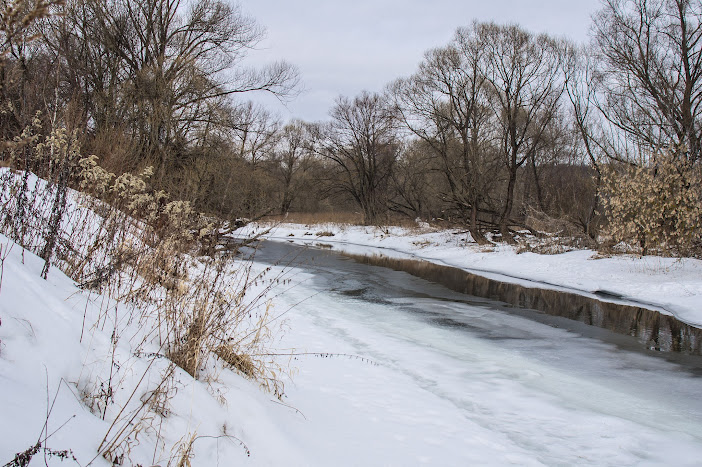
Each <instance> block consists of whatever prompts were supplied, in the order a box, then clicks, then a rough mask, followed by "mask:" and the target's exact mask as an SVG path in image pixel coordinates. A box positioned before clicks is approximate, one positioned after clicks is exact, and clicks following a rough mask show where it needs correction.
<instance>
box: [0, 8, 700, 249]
mask: <svg viewBox="0 0 702 467" xmlns="http://www.w3.org/2000/svg"><path fill="white" fill-rule="evenodd" d="M262 37H263V29H262V28H261V27H260V26H259V25H258V24H257V23H256V22H255V20H254V19H252V18H249V17H247V16H246V15H244V14H243V13H242V11H241V9H240V7H239V6H237V5H236V4H232V3H229V2H226V1H220V0H197V1H193V2H182V1H180V0H146V1H138V2H137V1H135V0H99V1H90V2H87V1H78V0H67V1H62V0H49V1H47V0H38V1H37V0H12V1H7V0H4V1H2V4H1V5H0V141H2V142H3V143H2V147H0V151H1V153H0V159H1V163H2V164H3V165H5V166H10V167H13V168H16V169H21V170H25V169H26V170H29V171H32V172H34V173H36V174H37V175H39V176H40V177H43V178H47V179H50V178H54V179H55V178H58V177H64V178H66V179H67V182H66V183H68V184H73V185H75V184H77V183H78V180H79V177H78V176H77V175H76V174H77V173H79V172H80V166H79V162H80V160H82V159H81V157H80V155H81V154H82V155H88V154H95V155H96V156H97V159H96V160H97V162H98V163H99V165H100V166H101V167H102V168H104V169H105V170H106V171H108V172H111V173H114V174H116V175H120V174H125V173H129V172H132V173H143V172H144V170H146V169H147V168H148V167H151V168H152V175H151V176H150V179H149V184H150V188H149V189H150V190H151V191H152V193H161V192H164V193H165V192H167V193H169V196H170V198H171V199H180V200H186V201H189V202H190V203H192V205H193V206H194V207H195V209H197V210H198V211H201V212H203V213H206V214H207V215H210V216H217V217H220V218H223V219H226V220H229V221H230V222H231V223H232V224H236V221H237V220H239V221H240V222H241V220H242V219H257V218H262V217H265V216H272V215H286V214H289V213H308V214H310V213H311V214H313V215H315V216H317V218H319V219H323V218H325V217H324V216H327V217H328V216H329V215H330V214H334V213H336V214H339V213H356V216H357V218H358V220H359V221H360V222H362V223H365V224H369V225H380V224H387V223H393V222H398V221H399V220H400V219H403V218H404V219H409V220H414V219H417V218H419V219H422V220H428V221H433V222H440V223H443V224H445V225H454V226H463V227H465V228H466V229H467V230H469V231H470V233H471V235H472V237H473V238H474V239H475V240H476V241H478V242H485V241H487V240H486V235H487V234H490V238H491V239H497V238H500V237H501V238H502V239H504V240H505V241H511V239H512V238H513V235H514V234H515V233H516V232H519V231H523V230H529V231H531V232H532V233H535V234H540V233H541V232H551V233H558V234H559V235H560V236H561V238H568V239H575V240H576V241H577V242H578V244H580V245H584V246H589V247H602V246H603V245H604V246H607V245H610V246H611V245H615V244H617V243H619V242H624V243H625V244H627V245H629V246H631V247H633V248H634V249H635V251H637V252H639V253H642V254H647V253H651V252H653V253H657V254H673V255H693V256H699V255H700V252H701V251H702V222H701V219H702V199H701V198H702V174H701V172H702V162H700V151H702V147H701V145H702V128H701V127H700V112H702V109H701V108H700V107H701V104H702V85H701V84H702V42H701V39H702V2H700V1H698V0H604V1H603V2H602V8H601V10H600V11H599V12H598V13H597V14H596V15H595V16H594V17H593V24H592V39H591V42H590V43H589V44H587V45H578V44H573V43H570V42H569V41H567V40H565V39H562V38H553V37H549V36H547V35H543V34H541V35H537V34H533V33H531V32H529V31H526V30H524V29H523V28H521V27H520V26H518V25H499V24H494V23H478V22H474V23H472V24H470V25H468V26H465V27H461V28H459V29H458V30H457V31H456V33H455V35H454V38H453V39H452V40H451V42H450V43H448V44H444V45H440V46H438V47H437V48H434V49H432V50H429V51H427V52H426V54H425V56H424V58H423V60H422V61H421V63H419V64H418V66H417V70H416V72H415V73H414V74H413V75H411V76H407V77H398V79H397V80H396V81H394V82H392V83H388V85H387V87H386V88H385V90H383V92H380V93H372V92H362V93H361V94H359V95H358V96H340V97H339V98H338V99H337V101H336V103H335V104H334V106H333V107H332V108H331V109H330V111H329V115H330V119H329V120H328V121H325V122H304V121H297V120H294V121H289V122H282V121H281V120H280V118H279V117H277V116H276V115H274V114H273V113H271V112H270V111H268V110H267V109H265V108H263V107H261V106H259V105H257V104H254V103H252V102H250V101H249V100H248V98H247V96H250V93H252V92H268V93H273V94H275V95H276V96H279V97H280V98H281V99H288V98H294V95H295V93H296V91H297V89H298V87H299V82H300V80H301V77H300V76H299V73H298V71H297V70H296V69H295V67H294V66H293V65H290V64H287V63H273V64H270V65H269V66H267V67H264V68H249V67H247V66H246V65H245V60H244V59H245V56H246V54H247V53H249V52H251V53H255V51H252V49H253V48H254V46H255V45H256V43H257V42H258V41H259V40H260V39H261V38H262ZM58 129H60V130H62V131H64V132H65V134H66V135H67V138H69V139H70V146H71V147H72V148H74V149H73V150H70V151H63V152H62V153H61V155H60V157H59V156H57V155H55V154H53V153H48V154H47V153H46V152H41V151H36V150H34V149H33V145H34V146H36V145H38V144H41V141H44V139H47V138H49V137H50V136H51V135H52V132H55V131H56V130H58ZM154 197H155V198H156V199H162V200H163V201H162V204H163V207H164V208H165V206H166V202H165V199H164V198H162V197H161V198H159V196H154ZM156 208H157V209H158V206H157V207H156ZM137 214H138V213H137Z"/></svg>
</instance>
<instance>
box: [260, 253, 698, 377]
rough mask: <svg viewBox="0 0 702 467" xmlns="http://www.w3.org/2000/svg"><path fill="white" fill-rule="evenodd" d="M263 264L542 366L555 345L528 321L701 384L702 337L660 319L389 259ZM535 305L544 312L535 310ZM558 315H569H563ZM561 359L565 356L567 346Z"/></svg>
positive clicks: (328, 256) (288, 257)
mask: <svg viewBox="0 0 702 467" xmlns="http://www.w3.org/2000/svg"><path fill="white" fill-rule="evenodd" d="M256 260H257V261H258V262H262V263H266V264H271V265H279V266H291V267H295V268H298V269H301V270H303V271H305V272H308V273H312V274H313V281H314V283H313V287H314V288H315V289H318V290H323V291H326V292H329V293H331V294H335V295H336V296H338V297H340V298H343V299H352V300H355V301H357V302H358V303H359V304H363V303H369V304H374V305H385V306H388V307H391V308H393V309H394V310H400V312H401V313H404V314H406V316H407V317H411V318H413V319H420V320H422V321H424V322H425V323H427V324H428V325H430V326H436V327H439V328H445V329H452V330H457V331H460V332H465V333H468V334H470V335H471V336H472V337H477V338H480V339H484V340H487V341H492V342H500V345H502V346H506V347H509V348H515V349H519V350H520V351H522V350H527V351H528V348H529V346H530V345H533V346H534V347H535V348H538V349H539V351H538V353H539V355H540V356H541V357H542V358H546V359H548V358H550V356H549V355H548V353H549V352H548V351H543V349H548V348H549V346H551V344H554V343H550V342H548V340H549V337H548V334H545V335H543V334H542V333H541V332H535V331H534V329H536V328H533V327H531V326H530V325H526V326H525V325H524V324H523V323H524V322H525V320H526V322H531V323H533V324H534V325H536V324H537V323H538V325H541V326H542V327H543V325H545V326H547V327H549V328H557V329H561V330H565V331H568V332H569V333H571V334H572V335H573V336H576V337H578V338H584V339H587V340H591V341H593V342H595V343H597V342H599V343H602V344H605V345H607V346H610V347H611V348H613V349H616V350H614V351H615V352H622V353H623V354H624V353H626V354H633V355H640V356H641V357H644V358H646V359H648V358H649V357H650V358H653V359H654V360H665V361H668V362H670V363H673V364H674V368H675V371H683V372H685V373H687V374H688V375H690V376H693V377H699V376H702V357H701V356H700V355H699V350H700V344H701V342H700V340H701V339H699V337H700V334H699V330H698V329H696V328H692V327H689V326H686V325H683V324H682V323H679V322H676V321H675V320H674V319H672V318H671V319H672V321H671V320H669V317H667V316H660V315H659V314H658V313H657V312H654V311H650V310H646V309H641V308H637V307H631V306H625V305H617V304H611V303H603V302H598V301H597V300H593V299H585V298H583V297H580V296H577V295H574V294H570V295H569V294H561V295H558V294H559V292H553V291H540V290H539V289H533V293H532V295H529V296H528V295H526V294H525V292H524V289H525V288H523V287H520V286H516V287H517V288H508V287H506V286H505V285H504V284H503V283H500V282H496V283H495V284H492V285H491V284H488V283H486V282H484V281H485V280H483V278H478V280H477V281H476V280H475V279H474V278H473V279H472V280H473V282H471V278H468V279H466V275H465V274H466V273H464V272H463V271H460V270H457V269H455V268H447V267H442V266H435V265H431V264H430V263H425V262H417V261H406V260H390V259H387V258H380V259H379V258H375V259H372V258H364V257H355V258H353V257H348V256H344V255H341V254H339V253H335V252H333V251H330V250H326V249H320V248H314V247H305V246H299V245H295V244H292V243H283V242H264V243H263V245H262V247H261V248H259V250H258V252H257V253H256ZM373 262H375V263H380V264H383V266H376V265H373V264H372V263H373ZM406 270H409V271H411V272H412V274H409V273H407V272H404V271H406ZM422 277H426V278H428V279H431V280H427V279H423V278H422ZM476 277H477V276H476ZM442 283H443V285H442ZM481 288H482V289H483V290H480V292H481V294H482V295H487V296H489V297H493V298H484V297H479V296H475V295H471V294H470V293H463V292H470V291H471V290H476V289H481ZM456 290H460V292H457V291H456ZM495 298H502V299H503V300H504V301H503V300H496V299H495ZM509 301H511V303H508V302H509ZM534 304H536V305H540V308H541V309H540V310H539V309H535V308H539V306H535V307H534V308H532V307H531V306H530V305H534ZM544 304H545V305H544ZM559 307H560V308H562V310H560V311H559V310H556V309H557V308H559ZM554 310H556V311H554ZM515 322H518V323H519V324H513V323H515ZM670 323H672V325H671V324H670ZM661 350H663V351H661ZM554 351H558V352H561V351H562V350H561V346H558V348H557V349H556V348H555V347H554ZM610 353H611V352H610Z"/></svg>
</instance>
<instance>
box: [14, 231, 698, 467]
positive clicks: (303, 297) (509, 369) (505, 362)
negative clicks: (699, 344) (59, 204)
mask: <svg viewBox="0 0 702 467" xmlns="http://www.w3.org/2000/svg"><path fill="white" fill-rule="evenodd" d="M0 245H3V249H5V248H7V247H9V246H12V244H11V242H9V240H7V239H6V238H5V237H2V236H0ZM5 251H6V250H5ZM23 258H24V261H23ZM41 266H42V262H41V260H40V259H39V258H36V257H35V256H33V255H31V254H30V253H28V252H22V250H21V248H19V247H18V246H16V245H15V246H12V248H11V251H10V254H9V256H8V257H7V258H6V260H5V261H4V274H3V280H2V289H1V290H0V319H2V325H1V326H0V341H2V346H1V347H0V378H2V384H0V398H2V400H3V401H4V402H3V404H0V421H2V423H0V461H3V462H5V461H9V460H10V459H11V458H12V456H13V455H14V454H15V453H17V452H21V451H23V450H24V449H26V448H27V447H29V446H30V445H32V444H33V443H34V442H36V440H37V439H38V438H39V435H40V433H41V432H42V426H43V425H44V422H45V420H46V419H47V416H46V413H47V405H49V406H53V408H52V409H51V413H50V415H49V417H48V429H47V432H48V433H53V432H54V431H55V430H56V431H55V434H53V435H52V436H51V437H50V438H49V439H48V441H47V445H48V446H49V447H50V448H51V449H54V450H63V449H70V450H71V451H72V454H73V455H74V456H75V457H76V459H78V462H79V463H80V465H86V464H88V463H89V462H90V461H91V460H92V461H93V465H110V463H108V462H107V461H105V460H104V459H102V458H101V457H97V458H96V457H95V455H96V449H97V446H98V445H99V444H100V441H101V440H102V437H103V436H104V435H105V433H106V432H107V431H108V430H109V428H110V426H109V425H110V419H111V417H114V416H115V414H114V413H109V411H108V416H107V418H106V420H105V421H103V420H101V419H100V417H99V416H96V415H95V414H94V413H93V412H91V411H90V410H89V409H88V408H87V407H86V404H85V397H84V396H83V397H82V396H81V389H85V386H86V385H88V383H89V382H90V381H96V380H99V379H100V378H103V379H104V378H106V375H107V373H109V367H110V357H109V355H110V353H111V351H112V345H111V343H112V341H111V335H110V333H111V330H110V327H109V326H105V328H104V329H101V327H99V326H94V325H92V324H91V323H94V322H95V318H96V316H95V314H96V313H99V310H100V309H101V307H100V306H99V305H100V301H101V298H100V297H97V296H95V295H94V294H93V295H89V294H88V293H87V292H84V291H81V290H79V289H77V288H76V286H75V284H74V283H73V282H72V281H71V280H70V279H68V278H67V277H65V276H64V275H63V274H61V273H60V272H59V271H57V270H54V271H52V273H50V274H49V278H48V280H47V281H44V280H42V279H41V278H40V277H39V272H40V271H41ZM256 267H258V268H263V267H265V265H264V264H258V265H256ZM277 273H279V274H281V277H285V278H288V279H289V280H290V281H292V283H291V284H287V285H286V287H285V288H281V289H276V290H275V291H274V296H275V298H274V301H275V309H276V311H279V312H280V314H282V315H283V318H282V319H284V320H285V323H284V324H285V326H284V327H285V329H287V331H286V332H285V333H284V335H283V336H282V340H281V341H280V342H278V346H279V348H280V349H281V352H282V353H284V352H286V351H288V349H294V351H295V352H297V353H306V352H312V353H314V352H328V353H331V354H333V355H331V356H328V357H327V358H322V357H320V356H313V355H308V356H302V355H301V356H298V357H295V358H294V359H292V361H291V369H292V371H293V373H294V376H293V379H292V380H289V379H285V381H286V391H285V392H286V397H285V398H284V399H283V400H282V401H278V400H276V399H275V398H274V397H272V396H270V395H268V394H266V393H264V392H262V391H261V390H260V389H259V388H258V387H257V385H256V384H254V383H252V382H250V381H248V380H245V379H244V378H243V377H241V376H239V375H237V374H234V373H232V372H231V371H229V370H227V369H224V368H221V367H219V368H216V369H213V371H212V373H211V374H213V375H216V377H214V378H213V379H212V380H211V381H209V382H208V381H194V380H193V379H192V378H191V377H190V376H189V375H187V374H186V373H184V372H182V371H180V370H176V371H177V373H176V378H175V379H176V384H175V387H174V388H173V391H172V396H171V399H170V401H169V405H168V410H167V412H165V415H164V416H161V415H158V414H154V413H151V414H150V416H151V417H152V418H153V422H152V426H154V427H158V429H159V431H160V434H161V435H162V436H163V437H164V439H165V440H166V442H165V445H162V444H157V443H156V437H155V434H154V432H152V431H149V430H146V431H144V432H142V433H140V435H139V436H138V441H139V443H138V444H135V445H134V446H133V448H132V450H131V452H130V454H129V457H128V458H127V459H126V460H125V461H124V464H125V465H135V464H136V463H141V464H142V465H156V464H158V465H166V464H167V463H168V460H169V459H172V458H174V456H175V454H176V453H175V452H174V451H173V448H172V446H174V445H177V443H178V442H179V440H181V439H182V438H184V437H187V435H188V434H192V433H196V434H197V435H198V436H200V438H197V441H196V442H195V444H194V448H195V449H194V457H193V458H192V463H193V465H203V466H210V465H233V464H244V465H256V466H258V465H292V466H304V465H315V466H316V465H319V466H322V465H478V464H479V465H618V466H619V465H695V464H696V463H697V460H698V459H699V458H700V456H702V439H701V438H700V436H699V433H700V432H702V431H701V430H700V429H701V428H702V407H700V404H699V403H698V402H695V401H696V400H697V398H696V396H695V394H698V393H699V391H700V390H702V387H701V386H702V383H700V382H698V381H697V379H696V378H693V377H691V376H687V375H686V374H679V373H677V372H676V371H675V366H674V365H672V364H668V363H667V362H664V361H657V360H655V361H651V362H648V363H646V365H648V366H649V367H650V368H648V369H647V370H646V371H644V370H641V372H642V373H641V374H640V375H638V376H637V374H636V373H632V374H626V375H624V376H622V377H621V379H616V378H617V376H616V375H618V374H620V373H621V372H622V371H623V370H622V368H621V366H622V365H623V366H624V367H630V366H637V363H636V362H635V361H633V360H632V361H627V360H626V359H636V358H639V357H636V356H635V355H633V356H626V355H625V356H622V355H616V354H611V353H612V351H613V349H612V348H611V346H609V345H606V344H597V343H593V342H590V341H588V340H585V339H583V338H579V337H578V336H577V335H574V334H572V333H569V332H566V331H564V330H560V329H553V328H550V327H548V326H540V325H537V324H536V323H532V322H530V321H529V320H526V319H517V321H516V324H511V325H508V324H505V323H501V322H492V321H491V320H493V319H501V318H499V315H496V316H497V317H494V316H493V315H492V314H485V310H484V309H480V308H471V307H469V306H464V305H460V304H446V305H445V307H448V308H451V309H450V310H448V309H447V312H451V313H457V314H461V316H468V315H470V314H471V313H472V314H473V315H471V316H473V317H472V318H470V319H471V320H473V321H478V320H487V324H488V325H489V326H492V327H494V328H495V329H502V330H504V329H507V328H508V327H509V326H514V329H513V330H511V331H510V333H512V334H514V333H522V334H524V335H529V336H531V338H532V339H533V338H536V337H538V336H541V337H538V338H543V339H544V342H553V345H555V346H556V347H555V348H549V349H545V350H544V352H543V354H541V355H540V356H539V358H536V359H534V358H532V357H530V356H528V355H527V354H525V353H524V350H523V349H519V348H518V347H515V348H505V347H502V346H500V345H499V344H497V343H493V342H490V341H486V340H482V339H474V338H466V337H465V336H464V335H463V334H461V333H459V332H458V331H456V330H451V329H437V328H431V327H428V326H427V325H426V323H425V322H423V321H422V320H421V319H419V318H412V317H408V315H407V314H406V313H405V312H404V311H402V310H403V309H404V308H406V307H408V306H415V307H420V308H422V307H425V306H426V307H430V306H434V305H432V304H431V303H430V302H426V303H422V302H421V301H419V302H418V301H417V300H410V299H405V300H402V299H397V300H395V301H394V302H393V303H392V304H390V305H388V304H383V303H379V304H373V303H362V304H359V302H358V301H357V300H355V299H353V298H351V297H347V296H343V295H340V294H338V293H333V292H329V291H328V289H329V284H325V283H319V277H318V276H317V275H315V274H311V273H310V272H308V271H304V270H301V269H297V268H292V269H286V270H278V271H277ZM349 280H350V281H358V279H353V278H351V279H349ZM84 316H85V317H86V318H85V319H84ZM125 331H130V332H137V330H136V329H130V328H125ZM81 332H82V333H83V340H82V341H81ZM564 348H570V349H574V351H575V353H576V354H580V355H582V362H581V363H582V364H581V365H573V364H572V363H571V362H569V361H568V362H562V364H559V363H558V361H556V360H553V358H554V355H559V356H563V355H564V354H565V353H564V352H563V349H564ZM116 354H117V358H116V361H117V362H118V363H119V364H120V365H121V366H122V367H125V366H128V367H129V370H128V371H125V372H122V373H121V375H122V376H121V381H120V384H119V388H118V389H117V393H116V394H115V397H116V398H117V399H121V402H124V401H125V399H126V398H127V397H128V396H129V394H130V393H131V392H132V390H133V389H134V388H135V387H136V388H137V389H136V393H137V395H138V396H139V397H137V399H140V398H142V397H144V395H146V394H148V393H149V391H150V390H153V388H154V387H155V385H157V384H158V382H159V380H160V378H159V376H160V374H161V373H162V372H163V371H165V370H166V368H167V364H166V362H165V361H164V360H163V359H157V360H154V363H153V366H152V367H151V368H148V369H147V367H148V365H149V360H148V359H146V358H143V357H138V356H135V355H134V354H133V352H132V349H130V348H129V347H128V344H126V343H125V340H120V341H119V343H118V348H117V350H116ZM610 354H611V355H610ZM349 355H350V356H349ZM354 355H357V356H359V357H360V358H356V357H353V356H354ZM608 355H610V356H609V357H608ZM289 358H290V357H287V358H283V361H287V360H288V359H289ZM563 358H565V356H563ZM623 358H624V360H623ZM552 360H553V361H552ZM588 362H589V363H588ZM574 366H575V367H578V368H580V370H579V371H581V373H575V374H573V372H572V367H574ZM649 372H651V373H655V374H656V375H658V376H659V377H660V378H661V379H663V380H665V381H668V382H669V383H670V384H669V385H667V384H666V385H664V386H663V387H662V389H661V390H660V391H659V390H656V391H653V392H651V393H647V392H646V391H642V392H641V393H639V394H636V393H635V392H634V393H633V394H632V392H631V388H630V387H629V385H634V386H637V387H640V386H641V381H646V380H647V378H649V377H650V376H651V374H649ZM143 374H146V377H145V378H144V381H145V382H144V383H142V384H143V386H142V385H139V380H140V378H141V376H142V375H143ZM632 375H633V376H632ZM632 377H633V379H632V380H631V381H630V378H632ZM653 383H655V381H652V386H655V384H653ZM671 387H672V388H686V389H685V390H684V391H681V390H680V389H673V391H677V392H676V393H673V394H672V396H674V397H671V399H673V398H676V399H679V400H677V402H676V401H675V400H671V401H668V400H666V397H662V396H661V392H662V391H668V390H670V388H671ZM221 397H223V398H224V399H225V400H222V398H221ZM54 398H55V402H53V400H54ZM47 400H48V404H47ZM117 405H118V404H117ZM115 406H116V405H115ZM115 406H111V408H110V410H112V408H113V407H115ZM64 423H66V424H65V425H64V426H62V425H63V424H64ZM225 433H226V434H227V435H231V436H234V437H236V439H234V438H227V437H224V436H223V435H224V434H225ZM239 441H240V442H241V443H243V445H245V446H246V447H244V446H243V445H242V444H240V443H239ZM247 449H248V452H250V457H249V456H247ZM43 460H44V459H43V458H41V455H38V456H37V459H35V461H34V462H33V464H32V465H34V464H37V465H38V464H41V463H42V462H43ZM47 463H48V465H64V463H66V464H65V465H70V462H68V461H64V462H61V461H60V460H59V459H57V458H52V457H50V458H48V459H47Z"/></svg>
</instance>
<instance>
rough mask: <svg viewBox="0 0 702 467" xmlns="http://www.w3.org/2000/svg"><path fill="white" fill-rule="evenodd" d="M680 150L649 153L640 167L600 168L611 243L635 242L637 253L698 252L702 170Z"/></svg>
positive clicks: (701, 225) (701, 234) (701, 229)
mask: <svg viewBox="0 0 702 467" xmlns="http://www.w3.org/2000/svg"><path fill="white" fill-rule="evenodd" d="M682 152H683V151H682V150H668V151H663V152H661V153H659V154H655V155H654V156H653V157H651V158H650V160H649V161H647V162H646V163H645V164H642V165H640V166H632V165H629V166H611V167H608V168H606V169H605V170H604V171H603V193H604V198H603V204H604V206H605V209H606V211H605V212H606V215H607V219H608V221H609V227H608V233H609V234H610V235H611V236H612V237H613V239H614V240H615V242H627V243H635V244H638V246H639V248H640V251H641V253H642V254H644V255H645V254H648V253H649V252H650V251H652V250H653V251H656V252H660V253H664V254H699V253H700V247H701V246H702V245H701V241H702V191H701V190H702V176H701V175H702V173H701V171H700V166H699V165H698V164H697V165H689V164H688V163H687V162H685V159H684V158H683V157H681V153H682Z"/></svg>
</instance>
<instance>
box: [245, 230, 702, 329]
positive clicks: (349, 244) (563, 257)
mask: <svg viewBox="0 0 702 467" xmlns="http://www.w3.org/2000/svg"><path fill="white" fill-rule="evenodd" d="M268 227H271V226H270V225H266V224H260V225H256V226H253V227H252V228H253V229H254V230H256V229H259V230H260V229H262V228H268ZM320 234H322V235H320ZM330 234H332V235H333V236H332V235H330ZM267 237H268V238H269V239H271V240H276V241H290V242H295V243H304V244H312V245H315V244H324V245H327V246H331V247H332V248H333V249H335V250H338V251H343V252H348V253H352V254H359V255H373V254H382V255H386V256H391V257H400V258H417V259H423V260H427V261H431V262H435V263H439V264H444V265H448V266H454V267H458V268H462V269H465V270H467V271H471V272H474V273H476V274H479V275H483V276H486V277H492V278H496V279H498V280H501V281H506V282H518V283H521V284H523V285H526V286H531V287H551V288H560V287H563V288H567V289H570V290H572V291H576V292H579V293H583V294H585V295H589V294H593V293H595V292H605V293H607V294H610V295H616V296H620V297H622V298H623V299H624V300H630V301H632V302H636V303H639V304H642V305H646V306H648V307H649V308H652V309H656V310H659V311H661V312H663V313H666V314H672V315H674V316H676V317H677V318H678V319H679V320H681V321H683V322H686V323H688V324H692V325H695V326H698V327H699V326H702V261H700V260H696V259H689V258H686V259H675V258H661V257H654V256H646V257H638V256H634V255H616V256H612V257H604V258H603V257H601V256H600V255H598V254H597V253H596V252H594V251H591V250H580V251H571V252H567V253H561V254H557V255H543V254H536V253H530V252H525V253H517V251H518V248H516V247H514V246H511V245H507V244H504V243H498V244H495V245H488V246H478V245H477V244H476V243H474V242H472V239H471V237H470V234H467V233H465V232H460V231H457V230H436V229H433V228H431V227H429V226H428V225H426V224H424V225H422V226H418V227H417V228H414V229H408V228H399V227H389V228H383V229H380V228H377V227H362V226H350V225H339V224H322V225H299V224H276V225H274V226H273V229H272V230H271V232H270V234H268V235H267Z"/></svg>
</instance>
